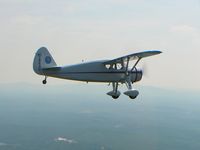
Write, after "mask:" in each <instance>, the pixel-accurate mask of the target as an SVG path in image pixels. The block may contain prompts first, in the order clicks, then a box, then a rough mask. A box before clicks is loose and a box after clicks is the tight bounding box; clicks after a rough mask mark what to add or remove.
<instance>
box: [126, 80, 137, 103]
mask: <svg viewBox="0 0 200 150" xmlns="http://www.w3.org/2000/svg"><path fill="white" fill-rule="evenodd" d="M125 83H126V86H127V88H128V91H126V92H124V94H125V95H127V96H129V98H131V99H135V98H136V97H137V96H138V95H139V92H138V91H137V90H135V89H133V88H132V85H131V81H126V82H125Z"/></svg>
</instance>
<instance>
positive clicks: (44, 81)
mask: <svg viewBox="0 0 200 150" xmlns="http://www.w3.org/2000/svg"><path fill="white" fill-rule="evenodd" d="M42 83H43V84H47V76H45V78H44V80H43V81H42Z"/></svg>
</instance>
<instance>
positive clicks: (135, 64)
mask: <svg viewBox="0 0 200 150" xmlns="http://www.w3.org/2000/svg"><path fill="white" fill-rule="evenodd" d="M141 59H142V58H141V57H139V58H138V60H137V61H136V63H135V65H134V66H133V68H132V69H131V72H132V71H133V69H134V68H135V67H136V66H137V64H138V63H139V61H140V60H141Z"/></svg>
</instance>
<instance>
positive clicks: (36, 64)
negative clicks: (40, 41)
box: [33, 47, 57, 75]
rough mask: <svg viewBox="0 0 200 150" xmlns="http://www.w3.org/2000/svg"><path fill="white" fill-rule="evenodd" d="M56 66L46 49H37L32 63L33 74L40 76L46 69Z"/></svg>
mask: <svg viewBox="0 0 200 150" xmlns="http://www.w3.org/2000/svg"><path fill="white" fill-rule="evenodd" d="M56 66H57V64H56V62H55V61H54V59H53V57H52V56H51V54H50V53H49V51H48V50H47V48H45V47H41V48H40V49H38V51H37V52H36V54H35V58H34V61H33V70H34V71H35V73H37V74H40V75H42V74H43V71H42V70H43V69H48V68H52V67H56Z"/></svg>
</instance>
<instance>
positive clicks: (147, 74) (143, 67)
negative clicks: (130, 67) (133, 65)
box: [142, 63, 149, 77]
mask: <svg viewBox="0 0 200 150" xmlns="http://www.w3.org/2000/svg"><path fill="white" fill-rule="evenodd" d="M142 73H143V75H144V77H148V76H149V73H148V67H147V64H146V63H143V64H142Z"/></svg>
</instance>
